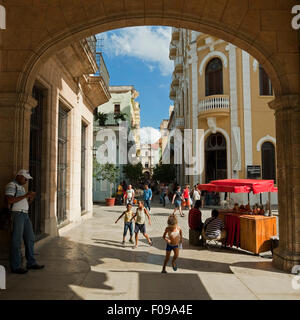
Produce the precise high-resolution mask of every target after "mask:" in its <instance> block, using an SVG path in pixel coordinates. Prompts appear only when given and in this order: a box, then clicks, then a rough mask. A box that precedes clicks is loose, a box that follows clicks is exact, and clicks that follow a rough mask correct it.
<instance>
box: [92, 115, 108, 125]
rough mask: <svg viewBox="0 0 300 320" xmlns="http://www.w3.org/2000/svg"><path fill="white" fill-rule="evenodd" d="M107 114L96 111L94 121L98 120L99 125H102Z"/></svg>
mask: <svg viewBox="0 0 300 320" xmlns="http://www.w3.org/2000/svg"><path fill="white" fill-rule="evenodd" d="M107 118H108V114H107V113H103V112H97V111H95V113H94V119H95V121H98V124H99V127H104V126H105V122H106V121H107Z"/></svg>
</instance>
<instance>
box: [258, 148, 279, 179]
mask: <svg viewBox="0 0 300 320" xmlns="http://www.w3.org/2000/svg"><path fill="white" fill-rule="evenodd" d="M261 166H262V179H265V180H274V182H276V165H275V147H274V144H273V143H272V142H264V143H263V144H262V146H261Z"/></svg>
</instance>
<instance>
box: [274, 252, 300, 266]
mask: <svg viewBox="0 0 300 320" xmlns="http://www.w3.org/2000/svg"><path fill="white" fill-rule="evenodd" d="M272 263H273V266H274V267H275V268H277V269H280V270H284V271H288V272H291V270H292V268H293V267H294V266H296V265H300V253H296V254H295V253H294V252H291V251H287V250H283V249H280V248H276V249H274V252H273V262H272Z"/></svg>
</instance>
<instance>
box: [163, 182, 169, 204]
mask: <svg viewBox="0 0 300 320" xmlns="http://www.w3.org/2000/svg"><path fill="white" fill-rule="evenodd" d="M168 191H169V190H168V186H167V184H164V186H163V189H162V199H163V206H164V207H165V206H166V197H168Z"/></svg>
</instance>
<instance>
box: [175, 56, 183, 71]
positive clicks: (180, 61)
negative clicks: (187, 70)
mask: <svg viewBox="0 0 300 320" xmlns="http://www.w3.org/2000/svg"><path fill="white" fill-rule="evenodd" d="M174 65H175V70H174V73H182V72H183V57H182V56H178V57H176V58H175V63H174Z"/></svg>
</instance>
